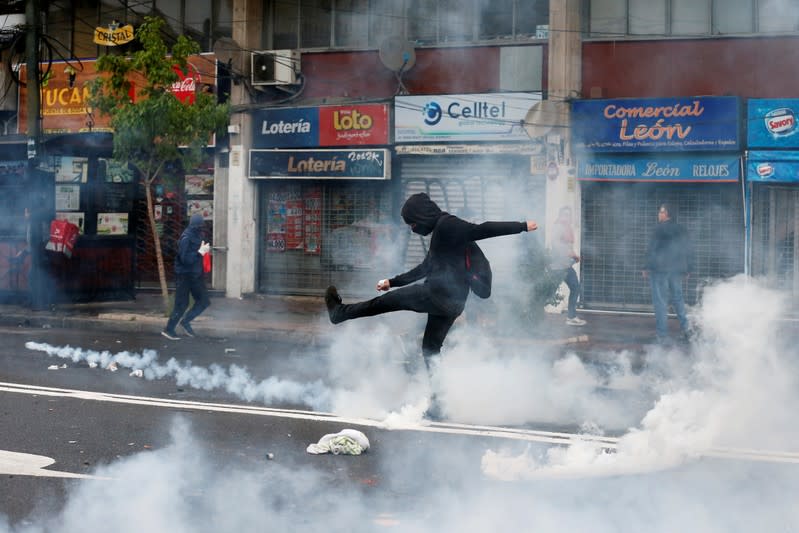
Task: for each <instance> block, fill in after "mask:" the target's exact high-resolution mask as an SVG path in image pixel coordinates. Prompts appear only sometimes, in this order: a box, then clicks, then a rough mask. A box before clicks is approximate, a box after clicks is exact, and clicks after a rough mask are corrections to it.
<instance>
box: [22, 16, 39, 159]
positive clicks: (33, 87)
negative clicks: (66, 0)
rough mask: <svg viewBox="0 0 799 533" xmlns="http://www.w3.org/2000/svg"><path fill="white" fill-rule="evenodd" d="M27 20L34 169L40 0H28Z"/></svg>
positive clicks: (27, 79)
mask: <svg viewBox="0 0 799 533" xmlns="http://www.w3.org/2000/svg"><path fill="white" fill-rule="evenodd" d="M25 21H26V22H27V24H26V26H27V27H28V32H27V34H26V35H25V55H26V56H27V63H26V68H25V75H26V76H25V82H26V83H27V91H26V94H27V97H28V102H27V103H28V109H27V111H28V124H27V126H28V169H29V170H31V171H32V170H33V167H34V166H35V163H34V159H35V158H36V155H37V154H36V152H37V150H38V142H39V108H40V106H41V96H40V92H39V34H40V32H41V29H40V27H39V24H40V14H39V0H28V2H27V4H26V5H25Z"/></svg>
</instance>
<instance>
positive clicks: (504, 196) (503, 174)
mask: <svg viewBox="0 0 799 533" xmlns="http://www.w3.org/2000/svg"><path fill="white" fill-rule="evenodd" d="M400 169H401V173H400V175H401V180H402V201H404V200H405V198H407V197H408V196H410V195H412V194H415V193H418V192H426V193H427V194H428V195H429V196H430V198H432V199H433V201H435V202H436V203H437V204H438V205H439V207H441V209H443V210H444V211H447V212H449V213H452V214H454V215H457V216H461V217H463V218H465V219H467V220H472V221H476V222H483V221H486V220H524V219H525V217H529V216H533V215H534V213H532V212H531V210H532V208H531V206H535V207H536V208H538V209H540V212H541V213H543V205H544V194H545V188H544V178H543V177H537V176H530V173H529V169H530V159H529V157H524V156H504V157H492V156H484V155H481V156H468V155H467V156H463V155H458V156H454V155H452V156H447V155H436V156H403V157H402V158H401V161H400ZM428 241H429V238H428V237H424V238H423V237H419V236H416V235H414V236H413V238H410V239H409V240H408V245H407V249H406V254H405V266H406V267H407V268H411V267H413V266H416V265H418V264H419V263H420V262H421V261H422V260H423V259H424V256H425V253H426V250H427V245H428Z"/></svg>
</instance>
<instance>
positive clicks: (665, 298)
mask: <svg viewBox="0 0 799 533" xmlns="http://www.w3.org/2000/svg"><path fill="white" fill-rule="evenodd" d="M693 262H694V258H693V250H692V246H691V241H690V239H689V237H688V232H687V230H686V229H685V228H684V227H683V226H682V225H680V224H678V223H677V221H676V217H675V213H674V211H672V209H671V207H670V206H669V205H668V204H661V205H660V207H659V208H658V224H657V226H655V231H654V232H653V233H652V238H651V239H650V241H649V249H648V251H647V263H646V270H644V271H643V276H644V279H646V278H649V281H650V286H651V288H652V305H653V307H654V308H655V332H656V334H657V340H658V342H659V343H662V344H668V343H669V335H668V327H667V318H668V317H667V314H666V313H667V310H668V304H669V299H671V302H672V305H673V306H674V312H675V313H676V314H677V319H678V320H679V322H680V331H681V336H682V340H687V339H688V335H689V329H688V318H687V316H686V312H685V300H684V298H683V290H682V282H683V278H687V277H688V276H690V273H691V271H692V270H693V267H694V264H693ZM669 297H671V298H669Z"/></svg>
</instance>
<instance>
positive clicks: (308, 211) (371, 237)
mask: <svg viewBox="0 0 799 533" xmlns="http://www.w3.org/2000/svg"><path fill="white" fill-rule="evenodd" d="M253 122H254V138H253V149H252V150H250V164H249V169H250V171H249V178H250V179H252V180H258V187H257V196H258V207H257V211H258V213H259V216H258V230H257V234H258V236H257V239H258V241H257V242H258V244H257V257H258V259H257V261H258V268H257V287H258V291H259V292H271V293H288V294H320V293H321V292H322V291H324V289H325V287H327V286H328V285H330V284H334V285H336V286H337V287H339V288H340V289H341V290H342V292H344V293H350V294H365V293H366V292H367V289H371V288H372V287H373V285H374V282H375V280H377V279H379V277H380V276H381V275H382V276H384V275H385V272H386V269H387V268H388V265H389V264H391V263H393V262H394V261H395V259H394V258H393V257H391V254H390V253H389V251H388V250H389V249H390V246H389V245H390V242H391V239H392V237H393V236H394V235H395V232H393V231H392V230H393V224H394V223H395V222H396V220H395V219H394V213H395V205H394V202H393V199H394V195H393V185H392V165H391V152H390V150H389V147H388V144H389V135H388V127H389V107H388V105H387V104H363V105H342V106H321V107H305V108H281V109H268V110H262V111H259V112H257V113H256V114H255V115H254V121H253Z"/></svg>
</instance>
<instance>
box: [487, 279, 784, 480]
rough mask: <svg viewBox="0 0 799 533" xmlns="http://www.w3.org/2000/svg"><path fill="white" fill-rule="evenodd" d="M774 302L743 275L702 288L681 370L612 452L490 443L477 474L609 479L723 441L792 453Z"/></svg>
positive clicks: (586, 446) (717, 448) (776, 298)
mask: <svg viewBox="0 0 799 533" xmlns="http://www.w3.org/2000/svg"><path fill="white" fill-rule="evenodd" d="M782 308H783V306H782V305H781V297H780V295H779V293H777V292H776V291H771V290H768V289H765V288H763V287H761V286H760V285H759V284H758V283H756V282H754V281H751V280H747V279H745V278H744V277H739V278H736V279H734V280H732V281H729V282H722V283H719V284H718V285H716V286H714V287H711V288H709V289H707V291H706V292H705V294H704V298H703V302H702V305H701V307H700V308H699V309H698V314H697V317H696V322H697V325H698V327H699V328H700V331H701V335H700V338H699V339H698V340H697V342H696V343H695V345H694V346H693V347H692V350H691V357H693V365H692V366H691V367H689V369H690V372H689V373H687V374H682V375H679V374H676V373H675V374H673V375H672V377H671V378H670V379H668V380H667V381H666V382H664V383H662V384H661V390H663V391H665V392H663V394H662V395H661V396H660V397H659V399H658V400H657V402H656V403H655V405H654V406H653V407H652V409H651V410H649V412H647V413H646V415H645V416H644V417H643V419H642V420H641V421H640V424H638V425H637V426H636V427H634V428H633V429H631V430H630V431H629V432H628V433H626V434H625V435H623V436H622V437H621V438H620V439H619V441H618V445H617V448H616V450H615V452H614V453H611V452H609V451H608V450H607V449H603V448H602V447H601V446H598V445H596V444H594V443H590V442H585V441H579V440H578V441H576V442H575V443H574V444H573V445H571V446H569V447H566V448H551V449H549V450H547V452H546V454H545V455H543V456H537V457H536V456H534V455H533V454H531V453H525V454H523V455H522V456H518V455H513V454H508V453H503V452H502V451H500V452H494V451H493V450H489V451H488V452H487V453H486V455H485V456H484V457H483V468H484V471H485V472H486V473H487V474H489V475H492V476H496V477H498V478H502V479H509V478H510V479H535V478H550V477H556V478H559V477H584V476H609V475H620V474H629V473H635V472H650V471H654V470H663V469H669V468H674V467H676V466H678V465H682V464H684V463H686V462H688V461H692V460H695V459H697V458H698V457H701V456H705V455H711V456H713V455H716V456H718V455H719V454H723V453H725V450H729V449H730V448H735V449H744V450H746V449H764V450H766V451H770V450H779V449H783V448H785V447H787V449H788V450H789V451H795V449H796V446H795V442H796V436H797V430H796V429H795V424H792V423H791V420H792V418H793V416H794V414H795V412H796V409H797V408H798V407H799V392H797V391H798V390H799V389H797V382H796V375H797V374H796V370H797V368H796V360H795V355H796V350H795V349H791V350H788V349H786V347H785V346H783V345H781V344H780V343H778V342H775V339H777V338H778V333H779V332H780V329H779V325H780V323H779V321H778V320H777V319H778V318H779V317H780V314H781V312H782ZM662 353H663V351H662V350H661V351H658V352H654V353H651V354H649V356H650V357H653V356H658V355H661V354H662ZM672 355H675V354H674V353H672ZM677 357H679V355H677ZM682 368H686V367H685V366H683V367H682ZM796 458H797V459H799V455H797V456H796ZM797 474H799V470H797Z"/></svg>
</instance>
